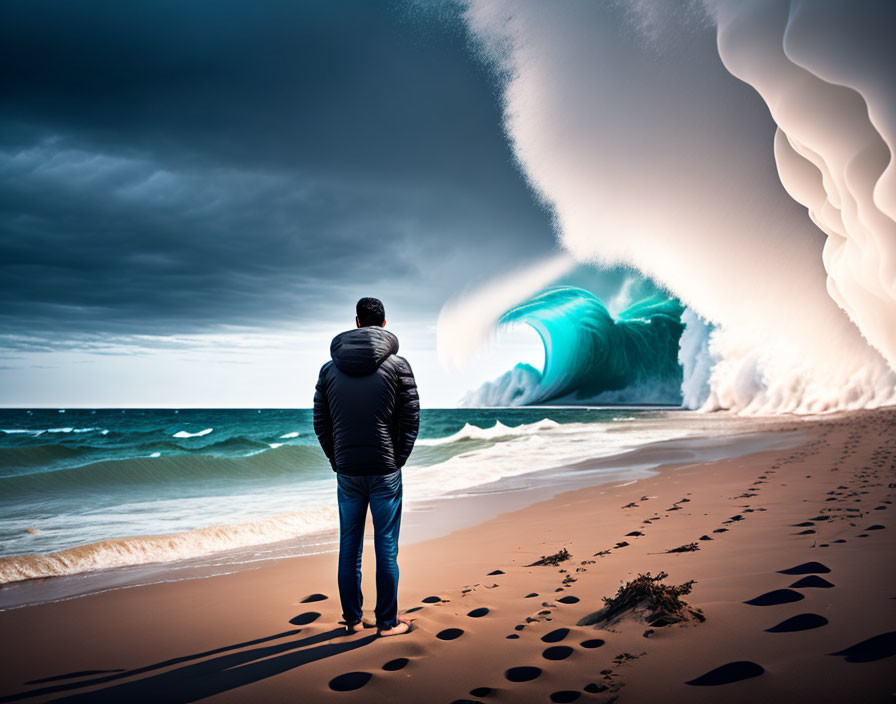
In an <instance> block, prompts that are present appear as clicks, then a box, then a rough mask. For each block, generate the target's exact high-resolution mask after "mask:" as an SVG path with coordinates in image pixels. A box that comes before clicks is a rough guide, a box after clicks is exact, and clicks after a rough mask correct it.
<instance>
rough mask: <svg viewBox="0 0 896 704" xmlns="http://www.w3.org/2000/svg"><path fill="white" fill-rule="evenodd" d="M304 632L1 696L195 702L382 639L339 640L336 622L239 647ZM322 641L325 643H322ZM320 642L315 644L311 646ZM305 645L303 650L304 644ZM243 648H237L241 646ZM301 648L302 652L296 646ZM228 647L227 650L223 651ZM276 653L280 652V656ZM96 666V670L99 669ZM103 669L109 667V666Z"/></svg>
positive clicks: (1, 699)
mask: <svg viewBox="0 0 896 704" xmlns="http://www.w3.org/2000/svg"><path fill="white" fill-rule="evenodd" d="M298 633H301V629H298V630H294V631H285V632H284V633H278V634H276V635H273V636H268V637H266V638H259V639H257V640H252V641H247V642H245V643H237V644H235V645H229V646H225V647H223V648H217V649H215V650H209V651H206V652H204V653H196V654H195V655H185V656H183V657H179V658H173V659H171V660H165V661H163V662H158V663H155V664H153V665H148V666H146V667H141V668H137V669H134V670H127V671H114V672H115V674H108V675H105V676H103V677H94V678H91V679H88V680H79V681H78V682H66V683H64V684H54V685H50V686H46V687H41V688H38V689H34V690H31V691H28V692H19V693H17V694H13V695H10V696H5V697H0V702H11V701H19V700H22V699H29V698H31V697H37V696H41V697H45V696H47V695H52V694H57V693H58V694H62V695H63V696H61V697H60V698H58V699H55V700H54V701H66V702H77V701H90V702H161V701H164V702H194V701H196V700H198V699H203V698H205V697H210V696H212V695H213V694H219V693H221V692H226V691H228V690H231V689H236V688H237V687H242V686H244V685H247V684H251V683H253V682H258V681H260V680H263V679H267V678H268V677H273V676H274V675H279V674H281V673H283V672H286V671H288V670H292V669H293V668H296V667H300V666H302V665H306V664H307V663H309V662H315V661H317V660H322V659H324V658H328V657H331V656H333V655H338V654H340V653H344V652H348V651H350V650H355V649H357V648H360V647H362V646H365V645H368V644H370V643H372V642H373V641H375V640H376V639H377V635H376V634H373V635H369V636H365V637H363V638H358V639H355V640H344V641H339V642H336V643H327V642H326V641H329V640H331V639H333V638H336V637H338V636H340V635H344V634H345V629H344V628H336V629H333V630H331V631H326V632H324V633H318V634H317V635H313V636H307V637H305V638H300V639H298V640H289V641H287V642H285V643H278V644H276V645H267V646H264V647H259V648H252V649H249V650H239V649H241V648H246V647H248V646H252V645H258V644H260V643H265V642H270V641H272V640H277V639H279V638H285V637H289V636H292V635H296V634H298ZM320 643H322V645H318V644H320ZM308 646H315V647H308ZM300 648H305V649H304V650H299V649H300ZM237 650H238V652H233V651H237ZM294 651H298V652H294ZM221 653H224V654H221ZM218 654H221V655H219V656H218V657H214V658H211V659H208V660H202V661H201V662H192V663H191V664H189V665H184V666H183V667H179V668H176V669H174V670H168V671H167V672H160V673H157V674H151V675H148V676H146V677H141V678H138V679H135V680H131V681H128V682H121V681H120V680H124V679H127V678H132V677H134V676H135V675H142V674H145V673H150V672H153V671H156V670H162V669H165V668H169V667H171V666H172V665H177V664H180V663H184V662H190V661H195V660H199V659H200V658H207V657H208V656H210V655H218ZM275 656H276V657H275ZM94 672H95V671H94ZM104 672H110V671H109V670H106V671H104ZM79 674H81V675H83V674H85V673H72V674H71V675H60V676H57V677H51V678H47V679H44V680H36V681H34V682H31V683H29V684H39V683H48V682H52V681H58V680H60V679H63V678H67V677H76V676H78V675H79ZM104 684H108V685H109V686H107V687H102V688H100V689H93V690H91V691H87V692H77V693H71V694H63V693H66V692H71V691H72V690H75V689H82V688H85V687H96V686H97V685H104Z"/></svg>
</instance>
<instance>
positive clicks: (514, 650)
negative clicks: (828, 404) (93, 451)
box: [0, 409, 896, 704]
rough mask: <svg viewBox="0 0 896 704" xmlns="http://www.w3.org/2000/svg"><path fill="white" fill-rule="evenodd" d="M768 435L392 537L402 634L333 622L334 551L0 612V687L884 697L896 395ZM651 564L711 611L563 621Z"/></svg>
mask: <svg viewBox="0 0 896 704" xmlns="http://www.w3.org/2000/svg"><path fill="white" fill-rule="evenodd" d="M778 427H779V429H780V430H782V431H783V430H792V429H793V428H800V429H801V430H802V431H803V432H804V433H805V438H806V440H805V443H804V444H802V445H800V446H799V447H797V448H796V449H786V450H768V451H764V452H759V453H755V454H752V455H749V456H746V457H741V458H738V459H727V460H721V461H717V462H710V463H703V464H697V465H693V464H681V463H682V462H687V461H688V460H687V458H682V457H679V456H671V455H670V457H669V458H668V461H669V462H675V463H678V464H672V465H669V466H667V467H665V468H663V469H662V471H661V472H660V474H659V475H658V476H654V477H651V478H647V479H642V480H640V481H637V482H635V483H631V484H627V485H625V486H608V485H603V486H595V487H591V488H583V489H576V490H575V491H569V492H566V493H562V494H560V495H558V496H555V497H554V498H552V499H550V500H547V501H543V502H541V503H536V504H534V505H531V506H528V507H526V508H522V509H519V510H514V511H511V512H508V513H504V514H501V515H499V516H497V517H495V518H491V519H489V520H486V521H485V522H482V523H480V524H478V525H469V526H467V527H464V528H461V529H459V530H457V531H455V532H453V533H451V534H449V535H446V536H442V537H438V538H434V539H431V540H426V541H422V542H416V543H411V544H408V545H406V546H404V547H403V548H402V552H401V555H400V566H401V570H402V572H401V589H400V604H401V608H402V610H403V611H405V612H406V614H407V615H408V617H412V618H414V619H415V621H414V629H413V632H412V633H411V634H409V635H406V636H400V637H395V638H388V639H386V638H378V637H377V636H376V631H375V630H373V629H367V630H365V631H364V632H362V633H359V634H357V635H353V636H347V637H346V636H342V635H341V627H340V626H339V623H338V622H339V618H340V613H339V612H340V609H339V603H338V594H337V591H336V585H335V571H336V569H335V565H336V556H335V554H326V555H313V556H306V557H298V558H290V559H284V560H279V561H275V562H268V563H263V564H262V565H260V566H259V567H258V568H257V569H249V570H243V571H240V572H237V573H234V574H225V575H216V576H210V577H208V578H206V579H194V580H190V581H183V582H176V583H167V584H155V585H151V586H145V587H137V588H132V589H124V590H119V591H110V592H106V593H101V594H95V595H92V596H88V597H83V598H79V599H74V600H70V601H63V602H59V603H50V604H43V605H40V606H32V607H26V608H21V609H15V610H10V611H5V612H2V613H0V634H2V642H3V644H4V654H3V655H4V657H3V658H2V663H0V701H20V700H21V701H45V700H52V699H60V698H69V699H70V698H80V699H83V700H84V701H153V702H158V701H166V702H189V701H197V700H200V699H204V698H213V699H214V700H216V701H233V702H244V701H246V702H248V701H251V702H280V701H283V702H286V701H290V702H293V701H302V702H318V701H320V702H329V701H334V702H337V701H338V702H365V703H367V702H445V703H446V704H448V703H450V702H457V701H479V702H492V701H494V702H551V701H555V702H566V701H568V702H571V701H583V702H592V701H593V702H606V701H615V700H618V701H622V702H626V701H631V702H640V701H648V700H658V701H659V700H662V701H667V702H668V701H688V702H720V701H725V702H747V701H750V702H754V701H756V700H757V699H759V700H763V699H764V700H766V701H792V702H828V701H838V702H839V701H862V702H878V701H881V702H882V701H892V697H893V692H894V691H896V675H894V672H896V667H894V665H896V659H894V655H896V580H894V576H896V569H894V566H893V565H894V560H893V555H894V547H896V539H894V537H893V536H894V529H896V526H893V525H891V521H890V515H891V513H892V510H893V507H892V503H891V502H892V500H893V495H894V493H896V490H894V487H896V470H894V465H896V410H894V409H883V410H879V411H862V412H856V413H852V414H841V415H837V416H832V417H829V418H825V419H822V420H812V421H782V422H781V424H780V425H779V426H778ZM695 546H696V549H694V547H695ZM564 548H565V549H566V550H567V551H568V552H569V554H570V558H569V559H567V560H564V561H561V562H559V563H558V564H556V565H548V566H527V565H531V564H532V563H533V562H535V561H537V560H539V558H541V557H542V556H546V555H550V554H553V553H557V552H558V551H560V550H561V549H564ZM676 548H683V549H684V550H683V551H682V552H670V551H671V550H674V549H676ZM364 570H365V577H364V586H365V594H366V595H367V600H368V601H369V602H370V603H371V605H372V602H373V593H374V588H373V575H374V568H373V555H372V550H367V551H366V552H365V561H364ZM647 572H650V573H652V574H653V575H656V574H657V573H659V572H666V573H668V576H667V577H666V578H665V580H664V583H666V584H669V585H679V584H683V583H685V582H688V581H690V580H694V584H693V588H692V591H691V593H689V594H687V595H685V596H684V597H683V598H684V599H685V601H686V602H687V603H688V605H689V607H691V608H693V609H699V610H700V612H701V613H702V615H703V616H704V617H705V620H704V621H702V622H701V621H699V620H696V619H692V620H689V621H688V622H686V623H684V624H672V625H659V624H654V625H650V624H649V623H648V622H646V621H645V613H644V611H643V609H636V610H634V611H628V612H625V613H623V614H622V615H621V616H619V617H617V618H615V619H612V620H611V621H599V622H597V623H595V624H594V625H588V626H579V625H576V624H577V623H578V622H579V621H580V620H582V619H583V618H584V617H586V616H588V615H589V614H592V613H594V612H595V611H597V610H599V609H600V608H601V607H602V606H603V599H602V598H603V597H610V596H612V595H614V594H615V593H616V591H617V589H618V588H619V587H620V586H621V585H622V584H623V583H625V582H627V581H629V580H631V579H633V578H634V577H636V576H637V575H638V574H639V573H647Z"/></svg>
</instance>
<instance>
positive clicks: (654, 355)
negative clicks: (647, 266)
mask: <svg viewBox="0 0 896 704" xmlns="http://www.w3.org/2000/svg"><path fill="white" fill-rule="evenodd" d="M683 310H684V307H683V306H682V305H681V303H680V302H679V301H678V300H676V299H674V298H669V297H667V296H664V295H661V294H656V295H653V296H651V297H649V298H646V299H644V300H641V301H638V302H637V303H634V304H633V305H630V306H629V307H628V308H627V309H625V310H624V311H622V312H621V313H619V314H618V315H617V316H615V317H614V316H613V315H611V314H610V311H609V310H607V308H606V306H604V304H603V303H602V302H601V301H600V299H598V298H597V296H595V295H594V294H592V293H591V292H589V291H586V290H584V289H581V288H573V287H558V288H552V289H548V290H547V291H543V292H541V293H539V294H538V295H537V296H534V297H532V298H531V299H529V300H527V301H525V302H523V303H520V304H519V305H517V306H514V307H513V308H511V309H510V310H508V311H507V312H505V313H504V315H503V316H502V317H501V319H500V320H499V321H498V324H499V326H502V325H514V324H525V325H529V326H531V327H532V328H534V329H535V331H536V332H538V334H539V336H540V337H541V340H542V343H543V345H544V359H545V362H544V369H542V370H538V369H535V368H534V367H532V366H531V365H528V364H523V363H520V364H517V365H516V366H515V367H514V368H513V369H511V370H509V371H508V372H506V373H505V374H504V375H502V376H501V377H499V378H498V379H495V380H494V381H491V382H487V383H486V384H484V385H483V386H482V387H480V388H479V389H477V390H476V391H474V392H471V393H470V394H469V395H468V396H467V398H465V400H464V405H470V406H523V405H533V404H545V403H552V404H558V405H562V404H585V403H588V404H606V403H629V404H646V403H665V404H674V405H679V404H680V403H681V381H682V370H681V366H680V365H679V362H678V348H679V338H680V337H681V334H682V331H683V330H684V324H683V323H682V322H681V314H682V312H683Z"/></svg>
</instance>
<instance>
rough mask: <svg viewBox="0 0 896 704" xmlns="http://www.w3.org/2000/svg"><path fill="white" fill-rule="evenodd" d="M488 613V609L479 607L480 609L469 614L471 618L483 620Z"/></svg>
mask: <svg viewBox="0 0 896 704" xmlns="http://www.w3.org/2000/svg"><path fill="white" fill-rule="evenodd" d="M487 613H488V609H487V608H485V607H484V606H481V607H479V608H478V609H473V610H472V611H471V612H470V613H468V614H467V616H469V617H470V618H482V617H483V616H485V615H486V614H487Z"/></svg>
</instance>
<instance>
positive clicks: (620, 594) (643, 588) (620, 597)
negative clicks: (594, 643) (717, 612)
mask: <svg viewBox="0 0 896 704" xmlns="http://www.w3.org/2000/svg"><path fill="white" fill-rule="evenodd" d="M668 576H669V575H668V574H667V573H666V572H660V573H659V574H657V575H656V576H655V577H654V576H651V574H650V572H648V573H647V574H639V575H638V576H637V577H636V578H635V579H633V580H631V581H630V582H627V583H626V584H624V585H622V586H621V587H619V591H617V592H616V595H615V596H612V597H607V596H605V597H604V598H603V601H604V607H603V608H602V609H600V610H599V611H595V612H593V613H591V614H588V615H587V616H585V617H584V618H582V619H581V620H580V621H579V622H578V623H577V624H576V625H578V626H591V625H594V624H595V623H599V622H601V621H609V620H610V619H612V618H615V617H616V616H619V615H620V614H622V613H624V612H626V611H634V610H635V609H643V610H644V611H645V612H646V613H645V615H644V618H645V620H646V621H647V622H648V623H649V624H650V625H651V626H656V627H661V626H668V625H670V624H673V623H683V622H685V621H689V620H696V621H705V620H706V617H705V616H704V615H703V613H702V612H701V611H700V609H693V608H691V607H690V606H688V604H687V602H685V601H682V599H681V597H682V596H684V595H686V594H690V593H691V589H692V588H693V586H694V580H690V581H689V582H685V583H684V584H679V585H677V586H675V585H669V584H660V582H662V580H664V579H665V578H666V577H668Z"/></svg>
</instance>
